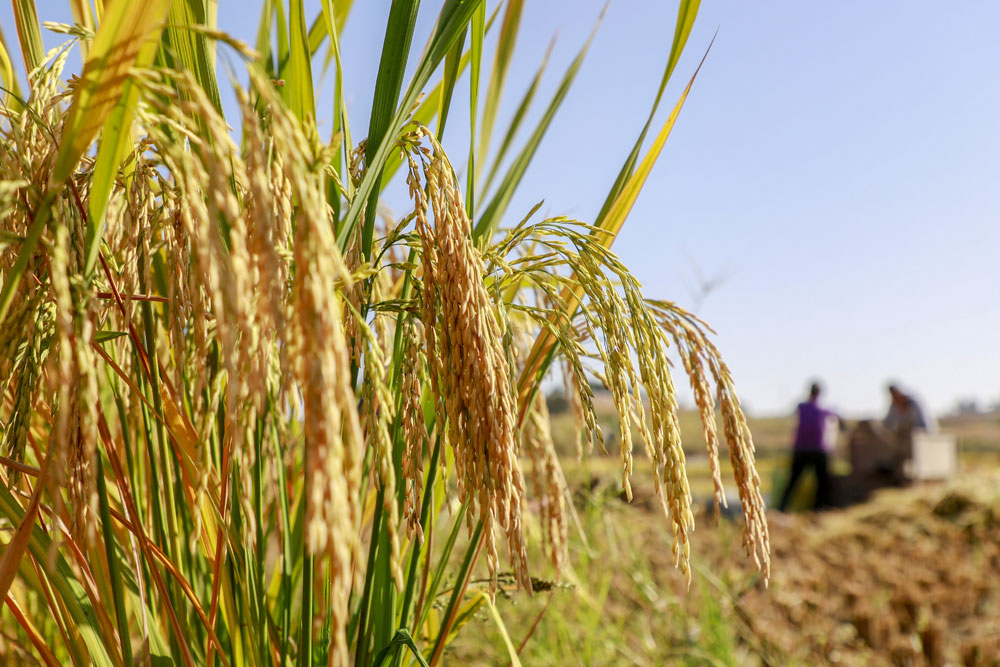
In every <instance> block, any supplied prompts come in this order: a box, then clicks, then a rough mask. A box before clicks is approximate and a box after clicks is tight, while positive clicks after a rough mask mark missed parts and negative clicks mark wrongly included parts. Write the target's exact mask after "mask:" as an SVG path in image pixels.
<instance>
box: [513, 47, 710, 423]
mask: <svg viewBox="0 0 1000 667" xmlns="http://www.w3.org/2000/svg"><path fill="white" fill-rule="evenodd" d="M711 48H712V46H711V44H709V47H708V49H706V51H705V55H704V56H703V57H702V59H701V63H699V64H698V68H697V69H696V70H695V72H694V74H693V75H691V79H690V81H688V84H687V86H686V87H685V88H684V92H683V93H682V94H681V96H680V99H678V100H677V103H676V104H675V105H674V108H673V110H672V111H671V112H670V115H669V116H668V117H667V120H666V122H665V123H664V124H663V127H662V128H661V129H660V132H659V134H658V135H657V137H656V140H655V141H654V142H653V145H652V146H651V147H650V149H649V151H648V152H647V153H646V156H645V157H644V158H643V160H642V163H641V164H640V165H639V168H638V169H637V170H636V172H635V173H634V174H632V176H631V177H630V178H629V179H628V181H627V182H626V183H625V185H624V186H623V187H622V190H621V194H619V195H618V197H617V198H616V199H615V202H614V204H612V206H611V208H610V210H609V211H608V214H607V215H606V216H605V217H604V218H603V219H602V220H601V224H600V226H599V229H595V230H594V234H595V235H600V241H599V242H600V243H601V244H602V245H604V246H605V247H611V244H612V243H614V240H615V237H616V236H617V235H618V232H619V231H621V228H622V225H623V224H624V223H625V219H626V217H628V214H629V212H630V211H631V210H632V206H633V205H634V204H635V200H636V199H637V198H638V197H639V193H640V192H641V190H642V186H643V185H644V184H645V182H646V179H647V178H648V177H649V174H650V172H651V171H652V169H653V165H654V164H656V159H657V158H658V157H659V156H660V152H661V151H662V150H663V146H664V144H666V141H667V138H668V137H669V136H670V132H671V130H673V128H674V124H675V123H676V122H677V117H678V116H679V115H680V112H681V109H682V108H683V107H684V102H685V101H686V100H687V96H688V94H689V93H690V92H691V87H692V86H693V85H694V81H695V79H696V78H697V76H698V72H700V71H701V66H702V65H703V64H704V63H705V58H707V57H708V52H709V50H711ZM570 282H571V283H572V282H573V281H570ZM582 296H583V287H581V286H580V285H579V284H578V283H577V284H576V287H574V288H569V287H566V288H564V289H563V291H562V294H561V295H560V299H559V304H560V310H559V312H556V313H553V314H552V315H551V316H550V317H549V321H550V322H551V323H552V324H553V325H554V326H559V322H561V321H562V322H564V321H567V320H568V319H569V318H571V317H572V316H573V315H574V313H576V309H577V307H578V306H579V304H580V299H581V298H582ZM555 344H556V338H555V334H553V333H552V332H551V329H549V328H547V327H546V328H543V329H542V331H541V333H539V335H538V338H536V339H535V342H534V344H533V345H532V347H531V351H530V352H529V353H528V356H527V358H526V360H525V366H524V369H523V370H522V371H521V376H520V378H519V379H518V383H517V391H518V405H519V406H520V410H521V413H520V419H521V420H522V421H523V419H524V416H525V414H527V412H526V410H527V406H528V404H529V402H530V399H531V396H532V395H533V394H534V392H535V390H536V388H537V386H538V382H539V381H540V380H541V374H542V373H544V370H545V369H546V368H547V366H548V364H549V362H550V361H551V359H552V355H553V353H554V351H555Z"/></svg>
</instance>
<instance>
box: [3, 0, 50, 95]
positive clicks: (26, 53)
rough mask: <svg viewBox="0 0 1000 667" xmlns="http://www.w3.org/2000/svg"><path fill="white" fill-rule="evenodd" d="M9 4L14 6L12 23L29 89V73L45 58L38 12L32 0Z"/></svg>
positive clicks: (12, 1)
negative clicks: (18, 42)
mask: <svg viewBox="0 0 1000 667" xmlns="http://www.w3.org/2000/svg"><path fill="white" fill-rule="evenodd" d="M10 4H11V6H12V7H13V8H14V25H16V26H17V38H18V41H20V42H21V58H23V59H24V73H25V75H26V76H27V77H28V88H29V89H30V88H31V87H32V86H31V73H32V72H33V71H34V70H35V68H37V67H38V66H39V65H41V64H42V60H43V59H44V58H45V49H44V48H43V47H42V32H41V30H40V29H39V27H38V26H39V24H38V12H37V11H35V2H34V0H11V3H10Z"/></svg>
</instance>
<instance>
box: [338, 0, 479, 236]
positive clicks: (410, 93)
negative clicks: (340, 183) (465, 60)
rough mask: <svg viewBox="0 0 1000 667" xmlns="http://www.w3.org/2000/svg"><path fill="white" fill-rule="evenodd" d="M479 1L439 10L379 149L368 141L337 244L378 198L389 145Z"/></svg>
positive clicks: (462, 0) (451, 2)
mask: <svg viewBox="0 0 1000 667" xmlns="http://www.w3.org/2000/svg"><path fill="white" fill-rule="evenodd" d="M482 1H483V0H471V1H469V0H446V1H445V5H444V7H443V8H442V9H441V14H440V15H439V16H438V21H437V27H436V28H435V30H434V34H433V35H432V36H431V39H430V43H429V44H428V45H427V48H426V50H425V51H424V54H423V57H422V58H421V60H420V63H419V64H418V65H417V69H416V72H414V75H413V80H412V81H411V82H410V85H409V87H408V88H407V89H406V94H405V95H404V96H403V101H402V103H401V104H400V105H399V107H398V108H397V110H396V113H395V115H393V116H392V120H391V122H390V123H389V126H388V128H387V130H386V132H385V133H384V136H383V139H382V140H381V141H379V142H378V148H377V149H373V148H372V146H373V144H372V142H371V141H370V140H369V153H368V159H367V162H368V171H367V172H366V173H365V175H364V177H363V178H362V179H361V183H360V184H359V185H358V191H357V193H356V194H355V196H354V199H353V200H352V201H351V207H350V209H348V211H347V215H346V216H345V217H344V220H343V222H342V223H341V225H340V229H339V230H338V232H337V244H338V245H339V246H340V247H341V248H345V247H347V242H348V241H349V240H350V238H351V236H352V235H353V233H354V229H355V227H356V226H357V224H358V220H359V219H360V218H361V213H362V211H363V210H365V208H366V207H367V206H368V203H369V197H371V195H372V193H373V192H374V193H376V198H377V192H378V189H377V188H378V187H380V186H381V182H382V174H381V170H382V168H383V167H384V166H385V163H386V161H387V160H388V158H389V154H390V153H392V152H393V151H392V147H393V145H394V144H395V140H394V139H393V138H394V137H395V136H396V135H397V134H398V133H399V131H400V130H401V129H402V127H403V124H404V123H405V122H406V118H407V116H408V115H409V111H410V109H412V108H413V105H414V104H415V103H416V101H417V98H418V97H419V96H420V93H421V91H422V90H423V89H424V86H425V85H427V81H429V80H430V78H431V75H432V74H433V73H434V70H436V69H437V66H438V64H440V63H441V61H442V60H444V57H445V55H446V54H447V53H448V50H449V49H451V47H452V46H453V45H454V44H455V42H456V41H458V36H459V35H460V34H461V32H462V31H464V30H465V28H466V26H467V25H468V24H469V21H470V20H471V19H472V13H473V12H474V11H475V10H476V8H477V7H478V6H479V4H480V3H481V2H482ZM370 136H371V135H369V139H370ZM372 150H374V152H372Z"/></svg>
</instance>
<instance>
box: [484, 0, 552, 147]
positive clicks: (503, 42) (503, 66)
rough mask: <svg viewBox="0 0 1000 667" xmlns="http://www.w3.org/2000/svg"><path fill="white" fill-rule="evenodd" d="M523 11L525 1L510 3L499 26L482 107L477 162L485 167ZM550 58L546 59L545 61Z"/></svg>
mask: <svg viewBox="0 0 1000 667" xmlns="http://www.w3.org/2000/svg"><path fill="white" fill-rule="evenodd" d="M523 10H524V0H509V2H508V3H507V11H506V12H504V15H503V24H502V25H501V26H500V37H499V39H498V41H497V50H496V53H495V54H494V55H493V67H492V69H491V70H490V83H489V87H488V88H487V89H486V103H485V105H484V106H483V117H482V120H481V121H480V131H479V153H478V157H477V160H478V161H479V163H480V164H482V163H483V162H484V161H485V160H486V154H487V151H488V150H489V146H490V139H492V137H493V124H494V122H495V121H496V114H497V109H498V108H499V107H500V98H501V97H502V95H503V88H504V83H506V81H507V70H508V69H509V67H510V59H511V57H513V55H514V45H515V44H516V42H517V33H518V30H519V29H520V27H521V14H522V12H523ZM547 58H548V56H546V59H547Z"/></svg>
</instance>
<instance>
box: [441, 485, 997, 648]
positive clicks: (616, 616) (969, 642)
mask: <svg viewBox="0 0 1000 667" xmlns="http://www.w3.org/2000/svg"><path fill="white" fill-rule="evenodd" d="M602 491H603V498H604V500H601V498H602ZM594 496H595V500H593V501H592V503H593V504H592V505H588V506H586V507H584V508H583V509H582V510H581V519H582V521H583V523H584V528H585V532H586V533H587V535H588V536H589V537H590V538H591V540H590V542H589V553H588V549H587V547H585V546H584V545H583V544H581V543H580V542H579V541H576V542H575V543H574V551H575V554H574V556H575V557H576V558H577V568H576V570H575V571H574V572H573V573H571V574H570V576H569V582H570V583H569V584H568V585H567V586H566V587H563V588H560V589H557V590H556V592H555V593H554V594H553V595H554V597H553V599H552V601H551V604H550V603H549V600H548V596H547V595H544V594H542V595H536V598H535V599H534V600H531V601H527V600H525V599H524V598H523V597H521V596H518V597H517V598H516V599H509V600H504V601H499V600H498V605H500V606H501V611H502V612H503V613H504V614H505V619H507V630H508V631H509V633H510V635H511V636H512V637H513V639H514V642H515V644H517V643H519V642H520V641H521V639H522V638H524V637H525V636H527V635H528V633H529V631H530V629H531V626H532V624H533V623H534V622H535V620H536V619H537V617H538V615H539V613H540V611H541V610H542V608H543V607H544V606H545V605H546V604H549V609H548V611H547V612H546V613H545V615H544V616H543V617H542V620H541V621H540V622H539V623H538V627H537V628H536V629H535V630H534V633H533V635H532V638H531V640H530V641H529V642H528V643H527V644H526V645H525V647H524V650H523V652H522V654H521V657H522V659H523V660H524V662H525V664H564V662H563V660H562V659H564V658H565V656H566V655H567V653H566V651H573V652H574V654H575V655H576V656H583V657H582V659H581V662H583V663H585V664H611V663H613V662H621V661H623V660H624V661H627V662H631V663H634V664H649V665H654V664H663V663H664V662H671V663H675V664H676V663H680V664H706V665H716V664H740V665H742V664H764V665H788V664H828V663H832V664H843V665H923V664H930V665H946V664H948V665H996V664H998V663H997V656H1000V579H998V578H997V577H996V576H994V575H995V573H996V572H997V570H998V569H1000V475H998V474H996V473H985V474H984V473H978V474H968V475H966V476H965V477H964V478H963V479H961V480H958V481H956V482H954V483H952V484H947V485H944V484H936V485H924V486H917V487H911V488H909V489H903V490H890V491H883V492H881V493H879V494H877V495H876V496H875V498H874V499H873V500H872V501H871V502H869V503H867V504H865V505H861V506H857V507H854V508H850V509H847V510H842V511H834V512H828V513H823V514H815V515H779V514H777V513H775V512H771V513H770V514H769V522H770V527H771V544H772V549H773V556H772V573H773V576H772V579H771V582H770V586H769V587H768V588H767V589H765V588H764V586H763V585H762V583H761V582H760V579H759V576H758V575H757V574H756V573H755V572H754V571H753V570H752V568H751V566H750V565H749V564H748V563H746V562H744V561H742V560H741V559H738V558H733V556H735V555H736V554H737V552H738V551H739V550H740V543H739V527H738V525H737V524H734V523H731V522H728V521H726V520H722V521H721V523H720V525H719V526H718V527H714V526H713V525H712V520H711V516H710V515H708V514H706V513H704V512H703V513H702V515H701V516H699V517H698V519H699V520H698V526H699V530H698V535H697V539H696V540H695V549H694V551H695V554H694V556H693V561H694V564H695V568H694V569H695V572H696V574H695V577H694V580H693V583H692V585H691V588H690V590H686V586H685V583H684V581H683V579H682V577H680V576H679V575H678V574H677V573H676V572H675V571H674V569H673V567H672V562H671V557H670V551H669V541H668V539H667V538H666V537H665V536H663V535H662V528H661V527H662V521H663V519H662V517H661V516H660V515H659V514H658V512H659V509H658V507H657V504H656V502H655V500H654V498H653V497H652V496H651V494H648V493H643V489H642V488H639V489H638V490H637V497H636V499H635V501H634V503H633V505H638V506H639V507H638V508H637V507H632V508H626V507H625V506H624V503H623V502H621V501H620V500H619V499H618V497H617V494H615V493H614V486H613V484H611V485H608V486H602V485H598V488H597V489H595V494H594ZM580 497H582V496H580ZM636 509H641V510H642V511H640V512H636V511H635V510H636ZM505 605H506V606H509V608H508V609H504V608H503V607H504V606H505ZM472 626H473V627H471V628H470V629H469V631H468V633H467V635H465V636H463V638H462V639H461V640H460V642H459V646H458V647H457V648H456V651H457V653H456V657H459V656H460V657H461V659H462V661H470V662H473V663H477V662H478V663H481V664H486V663H489V662H490V659H489V658H488V657H487V656H489V655H492V656H497V655H503V654H504V649H503V645H502V644H500V643H499V642H500V640H499V638H498V637H497V636H496V634H497V633H496V631H495V629H494V626H493V625H492V621H489V620H487V619H486V618H485V617H484V618H483V619H482V621H481V622H479V623H473V624H472Z"/></svg>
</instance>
